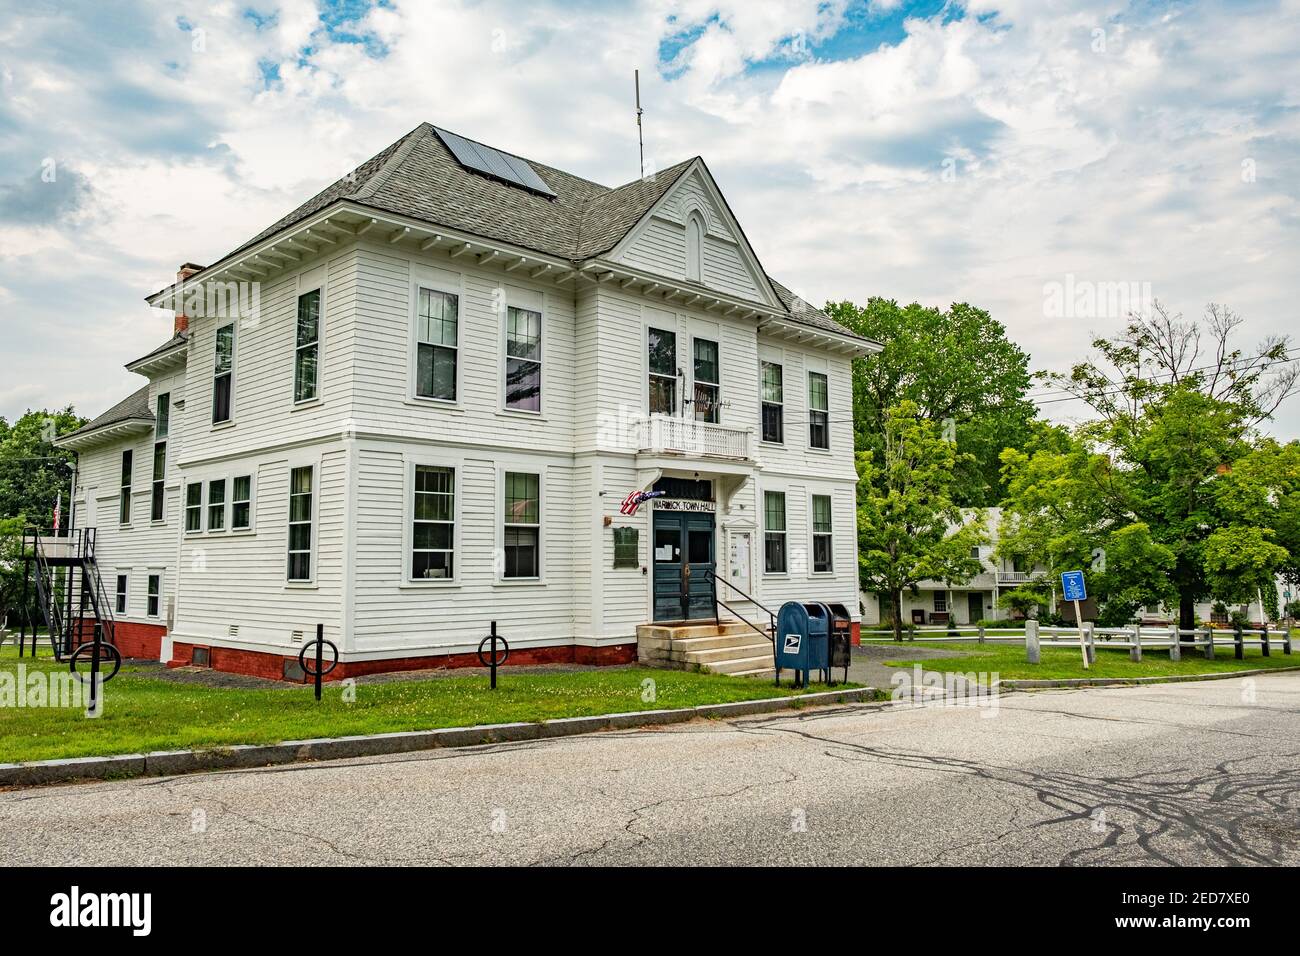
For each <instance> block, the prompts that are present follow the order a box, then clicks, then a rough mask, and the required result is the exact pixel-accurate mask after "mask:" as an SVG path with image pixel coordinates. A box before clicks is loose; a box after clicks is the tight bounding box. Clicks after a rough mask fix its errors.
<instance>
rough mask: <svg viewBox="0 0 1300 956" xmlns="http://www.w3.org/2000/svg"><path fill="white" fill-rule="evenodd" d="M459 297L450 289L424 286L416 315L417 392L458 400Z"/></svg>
mask: <svg viewBox="0 0 1300 956" xmlns="http://www.w3.org/2000/svg"><path fill="white" fill-rule="evenodd" d="M459 302H460V300H459V299H458V298H457V297H456V296H454V295H452V294H451V293H450V292H437V291H435V290H433V289H421V290H420V297H419V304H418V305H417V308H416V315H415V353H416V354H415V394H416V395H418V396H420V397H421V398H436V399H440V400H442V401H445V402H454V401H455V400H456V359H457V355H458V354H459V345H458V328H459Z"/></svg>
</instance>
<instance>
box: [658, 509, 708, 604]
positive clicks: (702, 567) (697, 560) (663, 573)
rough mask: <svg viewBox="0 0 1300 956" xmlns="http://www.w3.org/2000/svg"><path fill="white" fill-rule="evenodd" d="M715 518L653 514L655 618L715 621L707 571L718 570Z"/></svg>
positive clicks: (681, 513) (675, 512) (686, 513)
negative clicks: (714, 529)
mask: <svg viewBox="0 0 1300 956" xmlns="http://www.w3.org/2000/svg"><path fill="white" fill-rule="evenodd" d="M713 538H714V534H713V515H711V514H701V513H695V512H680V511H656V512H655V513H654V619H655V620H656V621H699V620H704V619H706V618H712V617H713V613H714V608H713V584H712V583H711V582H710V581H709V579H708V576H707V574H706V573H705V572H708V571H712V570H714V568H715V567H716V564H715V558H714V553H713Z"/></svg>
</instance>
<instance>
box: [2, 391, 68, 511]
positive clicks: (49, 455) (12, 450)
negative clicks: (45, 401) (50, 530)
mask: <svg viewBox="0 0 1300 956" xmlns="http://www.w3.org/2000/svg"><path fill="white" fill-rule="evenodd" d="M85 423H86V420H85V419H84V418H80V417H79V416H78V415H77V414H76V413H75V412H73V410H72V407H71V406H69V407H67V408H64V409H62V410H59V411H53V412H51V411H29V412H27V413H26V414H24V415H23V416H22V417H21V418H19V419H18V420H17V421H16V422H14V423H13V424H12V425H10V424H9V423H8V422H6V421H5V420H4V419H3V418H0V518H22V519H24V520H26V521H27V522H28V523H29V524H39V525H41V526H43V527H48V526H49V524H50V523H51V518H52V515H53V511H54V503H55V500H56V498H57V497H58V495H59V494H60V493H62V495H63V506H64V509H65V513H66V509H67V507H68V491H69V488H70V487H71V482H72V472H73V462H74V459H75V456H74V455H73V453H72V452H70V451H67V450H65V449H61V448H55V447H54V445H53V443H52V442H53V439H54V438H57V437H58V436H60V435H66V434H67V433H68V432H70V431H75V430H76V429H78V428H80V427H81V426H82V425H84V424H85Z"/></svg>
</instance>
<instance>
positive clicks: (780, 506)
mask: <svg viewBox="0 0 1300 956" xmlns="http://www.w3.org/2000/svg"><path fill="white" fill-rule="evenodd" d="M763 570H764V571H766V572H767V573H768V574H784V573H785V570H786V554H785V492H784V491H765V492H763Z"/></svg>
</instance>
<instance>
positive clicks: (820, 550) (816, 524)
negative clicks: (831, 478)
mask: <svg viewBox="0 0 1300 956" xmlns="http://www.w3.org/2000/svg"><path fill="white" fill-rule="evenodd" d="M812 531H813V536H812V548H813V567H812V569H813V572H814V573H820V574H824V573H827V572H830V571H833V570H834V561H833V558H832V555H833V554H834V551H835V549H834V547H833V544H832V542H833V537H832V534H831V496H830V495H813V496H812Z"/></svg>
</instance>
